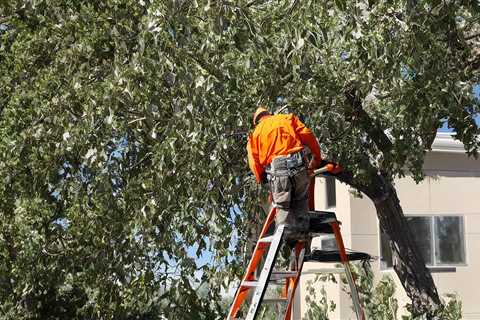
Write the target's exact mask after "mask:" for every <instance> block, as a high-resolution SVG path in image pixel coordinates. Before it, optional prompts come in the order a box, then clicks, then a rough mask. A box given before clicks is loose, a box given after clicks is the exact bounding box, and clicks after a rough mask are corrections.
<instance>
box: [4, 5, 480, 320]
mask: <svg viewBox="0 0 480 320" xmlns="http://www.w3.org/2000/svg"><path fill="white" fill-rule="evenodd" d="M478 17H479V7H478V3H477V2H476V1H461V2H456V1H433V0H432V1H412V0H409V1H390V2H383V1H372V0H370V1H355V2H352V1H340V0H339V1H315V0H308V1H293V2H292V3H287V2H275V1H263V0H252V1H246V0H239V1H235V2H230V1H206V0H169V1H150V0H140V1H136V0H135V1H134V0H106V1H98V2H97V1H80V0H68V1H60V0H39V1H16V2H15V1H11V2H9V3H6V4H5V3H4V4H2V5H1V7H0V37H1V42H0V87H1V90H0V176H1V177H2V179H3V183H2V184H1V185H0V256H1V259H0V310H1V314H4V315H5V316H4V317H5V319H34V318H42V319H43V318H45V319H46V318H49V317H50V318H54V317H59V318H62V317H70V318H79V319H81V318H91V319H95V318H98V319H113V318H115V319H137V318H142V319H165V318H166V319H189V318H192V319H194V318H195V319H198V317H201V318H205V319H211V318H217V317H222V316H224V315H225V313H226V312H227V310H226V308H225V307H224V306H222V305H221V304H220V303H219V301H221V296H222V294H223V293H222V292H223V291H222V290H226V288H227V287H228V283H229V282H230V281H232V280H233V279H235V278H236V277H237V276H238V274H239V273H240V267H241V264H242V263H243V261H244V259H243V254H245V252H246V245H245V244H246V241H247V239H248V237H249V236H248V235H249V233H250V232H251V228H252V226H254V225H256V224H259V223H261V219H262V217H261V214H260V215H259V207H258V204H257V195H258V193H259V188H258V187H257V186H256V184H255V182H254V179H252V177H251V176H249V174H248V167H247V165H246V155H245V154H246V152H245V143H246V134H247V132H248V131H249V130H250V129H251V124H250V123H251V114H252V112H253V111H254V109H255V107H256V106H257V104H259V103H265V104H267V105H268V106H269V107H270V108H271V109H272V110H274V109H277V108H279V107H280V106H283V105H285V104H288V108H289V110H290V111H292V112H295V113H299V114H303V115H305V119H306V123H307V125H309V126H310V127H311V128H312V129H314V131H315V133H316V134H317V137H318V138H319V141H320V142H321V144H322V148H323V151H324V153H325V155H327V156H328V157H330V158H331V159H334V160H337V161H339V162H341V163H342V165H343V166H344V167H345V168H347V169H348V172H347V175H346V176H345V177H343V178H341V179H342V181H345V182H347V183H349V184H350V185H352V186H353V187H354V188H356V189H357V190H359V191H362V192H364V193H365V194H367V195H368V196H369V197H370V198H372V200H374V201H375V200H379V199H381V198H382V195H385V194H383V193H382V192H380V191H381V190H384V189H382V188H383V186H384V185H383V184H382V183H383V182H385V181H386V182H387V184H386V186H391V185H392V181H393V179H394V178H395V177H398V176H404V175H406V174H411V175H413V177H414V178H415V179H416V180H421V178H422V171H421V168H422V163H423V159H424V155H425V151H426V150H429V149H430V147H431V144H432V142H433V139H434V137H435V134H436V131H437V129H438V127H440V126H441V124H442V122H443V121H448V124H449V125H450V126H451V127H452V128H453V129H455V132H456V138H457V139H460V140H461V141H462V142H463V143H464V144H465V146H466V151H467V152H469V153H471V154H476V152H477V149H478V146H479V142H478V140H477V138H478V132H479V131H478V128H477V126H476V124H475V121H474V117H475V116H476V115H477V114H478V101H477V100H476V99H475V97H474V95H473V90H472V88H473V86H474V85H475V84H476V83H478V81H479V73H478V70H479V66H480V52H479V50H478V42H477V40H478V33H477V32H478V20H479V19H478ZM378 179H381V181H383V182H382V183H378ZM372 185H374V186H376V187H377V189H375V190H373V189H372V188H370V187H371V186H372ZM369 188H370V189H369ZM393 190H394V189H393ZM385 217H387V218H386V220H385V221H387V222H388V221H389V220H388V216H385ZM387 229H388V228H387ZM401 250H402V249H399V251H401ZM202 255H203V256H204V257H205V255H208V256H207V259H205V258H204V259H199V257H201V256H202ZM210 256H211V259H210V258H209V257H210ZM205 260H207V262H206V263H202V264H201V265H199V261H205ZM212 301H214V302H216V303H212Z"/></svg>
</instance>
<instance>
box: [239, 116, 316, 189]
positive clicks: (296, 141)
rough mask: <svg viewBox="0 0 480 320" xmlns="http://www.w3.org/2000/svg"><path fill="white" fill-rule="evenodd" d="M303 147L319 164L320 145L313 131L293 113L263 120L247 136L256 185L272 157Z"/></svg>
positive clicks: (249, 156) (267, 117) (250, 163)
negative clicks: (307, 148) (305, 147)
mask: <svg viewBox="0 0 480 320" xmlns="http://www.w3.org/2000/svg"><path fill="white" fill-rule="evenodd" d="M304 145H306V146H308V147H309V148H310V150H311V151H312V154H313V156H314V158H315V159H316V160H317V161H318V162H320V161H321V156H320V146H319V145H318V142H317V139H316V138H315V136H314V135H313V133H312V131H311V130H310V129H308V128H307V127H305V125H304V124H303V123H302V122H301V121H300V120H299V119H298V118H297V117H296V116H294V115H293V114H277V115H273V116H266V117H264V118H263V119H262V120H261V121H260V123H259V124H258V125H257V126H256V127H255V130H254V131H253V133H252V134H250V136H249V137H248V143H247V152H248V165H249V166H250V169H251V170H252V172H253V173H254V174H255V177H256V178H257V182H260V181H261V176H262V174H263V172H264V171H265V166H266V165H268V164H270V163H271V162H272V159H273V158H274V157H275V156H282V155H288V154H291V153H295V152H297V151H300V150H302V149H303V146H304Z"/></svg>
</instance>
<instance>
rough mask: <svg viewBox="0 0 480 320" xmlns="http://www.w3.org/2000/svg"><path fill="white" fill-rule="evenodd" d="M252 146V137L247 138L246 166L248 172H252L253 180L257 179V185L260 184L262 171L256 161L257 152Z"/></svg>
mask: <svg viewBox="0 0 480 320" xmlns="http://www.w3.org/2000/svg"><path fill="white" fill-rule="evenodd" d="M252 144H253V139H252V136H251V135H250V136H249V137H248V142H247V153H248V166H249V167H250V170H252V172H253V174H254V175H255V178H256V179H257V183H261V182H262V179H263V173H264V170H263V167H262V166H261V165H260V162H259V160H258V151H257V149H256V148H255V147H254V146H253V145H252Z"/></svg>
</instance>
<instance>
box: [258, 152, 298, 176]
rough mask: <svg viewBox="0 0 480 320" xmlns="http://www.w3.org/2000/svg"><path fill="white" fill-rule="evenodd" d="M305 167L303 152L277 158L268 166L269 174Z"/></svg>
mask: <svg viewBox="0 0 480 320" xmlns="http://www.w3.org/2000/svg"><path fill="white" fill-rule="evenodd" d="M302 167H305V157H304V154H303V150H300V151H298V152H295V153H292V154H289V155H286V156H277V157H275V158H273V160H272V162H271V163H270V164H269V165H267V166H266V168H265V169H266V171H267V172H268V173H275V172H282V171H289V170H294V169H299V168H302Z"/></svg>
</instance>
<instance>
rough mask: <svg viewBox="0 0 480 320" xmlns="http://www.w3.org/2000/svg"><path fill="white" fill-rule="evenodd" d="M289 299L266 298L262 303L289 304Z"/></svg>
mask: <svg viewBox="0 0 480 320" xmlns="http://www.w3.org/2000/svg"><path fill="white" fill-rule="evenodd" d="M287 301H288V299H287V298H264V299H263V301H262V302H264V303H278V302H287Z"/></svg>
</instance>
